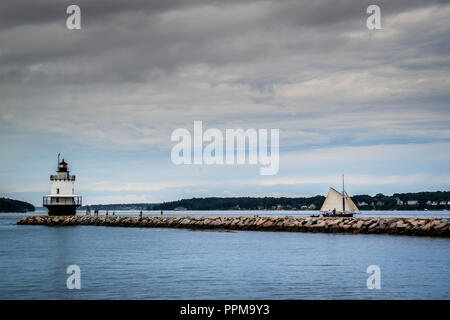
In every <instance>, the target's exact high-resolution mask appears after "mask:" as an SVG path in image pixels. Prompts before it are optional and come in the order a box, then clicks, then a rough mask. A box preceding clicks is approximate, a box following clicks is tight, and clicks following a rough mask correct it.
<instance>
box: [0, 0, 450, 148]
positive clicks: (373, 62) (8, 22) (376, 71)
mask: <svg viewBox="0 0 450 320" xmlns="http://www.w3.org/2000/svg"><path fill="white" fill-rule="evenodd" d="M71 3H72V2H70V3H69V2H67V3H66V2H60V1H39V2H36V1H28V2H25V1H2V3H1V4H0V12H1V13H0V30H1V31H0V84H1V87H0V94H1V96H2V101H1V102H0V112H1V114H2V116H1V117H0V123H1V124H2V127H3V129H2V130H3V131H4V132H5V133H6V134H9V135H12V136H13V135H14V133H15V132H17V131H18V130H27V131H30V132H37V133H42V132H46V133H51V134H63V135H68V136H69V137H71V138H73V139H79V140H80V141H83V142H84V143H92V144H99V143H105V142H106V144H107V145H109V144H112V145H116V144H118V145H121V146H124V145H134V146H137V147H141V146H148V145H167V144H168V141H167V139H168V138H167V137H168V136H169V135H170V132H171V131H172V130H173V129H174V128H176V127H179V126H186V124H188V125H189V124H191V123H192V121H193V120H194V119H202V120H204V121H205V122H206V121H207V122H208V124H210V125H211V126H222V127H225V126H232V127H235V126H237V125H242V126H253V127H257V126H260V127H273V126H276V127H281V128H283V129H284V133H283V136H284V137H285V140H284V141H283V143H284V144H285V145H304V144H308V143H310V144H326V143H332V142H335V141H338V140H345V141H354V142H355V143H356V142H358V143H371V142H373V141H381V140H383V139H384V140H385V141H392V140H395V141H399V140H402V139H404V140H403V141H405V142H408V141H410V140H414V139H420V140H421V141H422V140H424V141H427V140H434V139H438V140H441V139H449V136H448V130H447V129H446V124H448V121H449V110H448V89H447V88H448V85H449V83H448V81H449V80H448V79H449V67H450V65H449V62H450V60H449V48H448V43H450V32H449V31H450V30H449V29H450V26H449V23H448V13H450V6H449V4H448V2H445V1H394V2H393V1H381V2H380V1H379V2H378V4H379V5H380V6H381V8H382V19H383V28H384V29H383V30H380V31H373V32H371V31H368V30H367V29H366V27H365V20H366V17H367V15H366V13H365V9H366V7H367V6H368V4H370V1H339V2H337V1H273V2H272V1H218V0H217V1H184V0H183V1H132V2H125V1H107V2H106V1H96V2H94V1H78V2H77V4H79V5H80V6H81V8H82V30H80V31H69V30H67V29H66V27H65V19H66V14H65V8H66V6H67V5H68V4H71ZM418 101H420V103H418ZM405 110H407V112H405ZM61 117H68V118H70V119H71V121H70V122H61V121H60V118H61ZM336 119H339V121H338V122H337V121H336ZM71 132H77V133H76V134H72V133H71Z"/></svg>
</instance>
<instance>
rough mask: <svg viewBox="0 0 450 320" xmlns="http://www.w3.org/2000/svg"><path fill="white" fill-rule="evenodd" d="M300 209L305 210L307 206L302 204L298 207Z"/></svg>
mask: <svg viewBox="0 0 450 320" xmlns="http://www.w3.org/2000/svg"><path fill="white" fill-rule="evenodd" d="M300 209H302V210H306V209H308V206H305V205H303V206H301V207H300Z"/></svg>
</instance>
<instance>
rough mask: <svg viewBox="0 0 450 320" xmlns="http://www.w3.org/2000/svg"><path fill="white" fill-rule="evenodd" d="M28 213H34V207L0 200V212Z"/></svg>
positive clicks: (18, 202) (14, 201)
mask: <svg viewBox="0 0 450 320" xmlns="http://www.w3.org/2000/svg"><path fill="white" fill-rule="evenodd" d="M29 211H34V206H33V205H32V204H31V203H28V202H24V201H19V200H13V199H8V198H0V212H29Z"/></svg>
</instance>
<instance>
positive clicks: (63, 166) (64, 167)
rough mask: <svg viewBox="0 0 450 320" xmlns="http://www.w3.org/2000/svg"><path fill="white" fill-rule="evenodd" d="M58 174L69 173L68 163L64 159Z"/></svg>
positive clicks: (59, 165) (59, 166)
mask: <svg viewBox="0 0 450 320" xmlns="http://www.w3.org/2000/svg"><path fill="white" fill-rule="evenodd" d="M58 172H68V166H67V162H65V161H64V159H62V161H61V162H59V163H58Z"/></svg>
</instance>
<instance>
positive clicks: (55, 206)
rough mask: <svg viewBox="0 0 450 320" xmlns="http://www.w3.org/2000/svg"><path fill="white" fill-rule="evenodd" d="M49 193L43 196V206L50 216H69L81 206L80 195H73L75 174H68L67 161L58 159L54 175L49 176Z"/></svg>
mask: <svg viewBox="0 0 450 320" xmlns="http://www.w3.org/2000/svg"><path fill="white" fill-rule="evenodd" d="M50 181H51V183H52V186H51V194H50V195H47V196H44V198H43V206H44V207H46V208H47V209H48V214H49V215H50V216H71V215H75V214H76V210H77V208H78V207H81V196H77V195H75V188H74V185H75V176H73V175H70V174H69V169H68V167H67V163H66V162H65V161H64V159H62V161H59V154H58V171H57V173H56V175H51V176H50Z"/></svg>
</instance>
